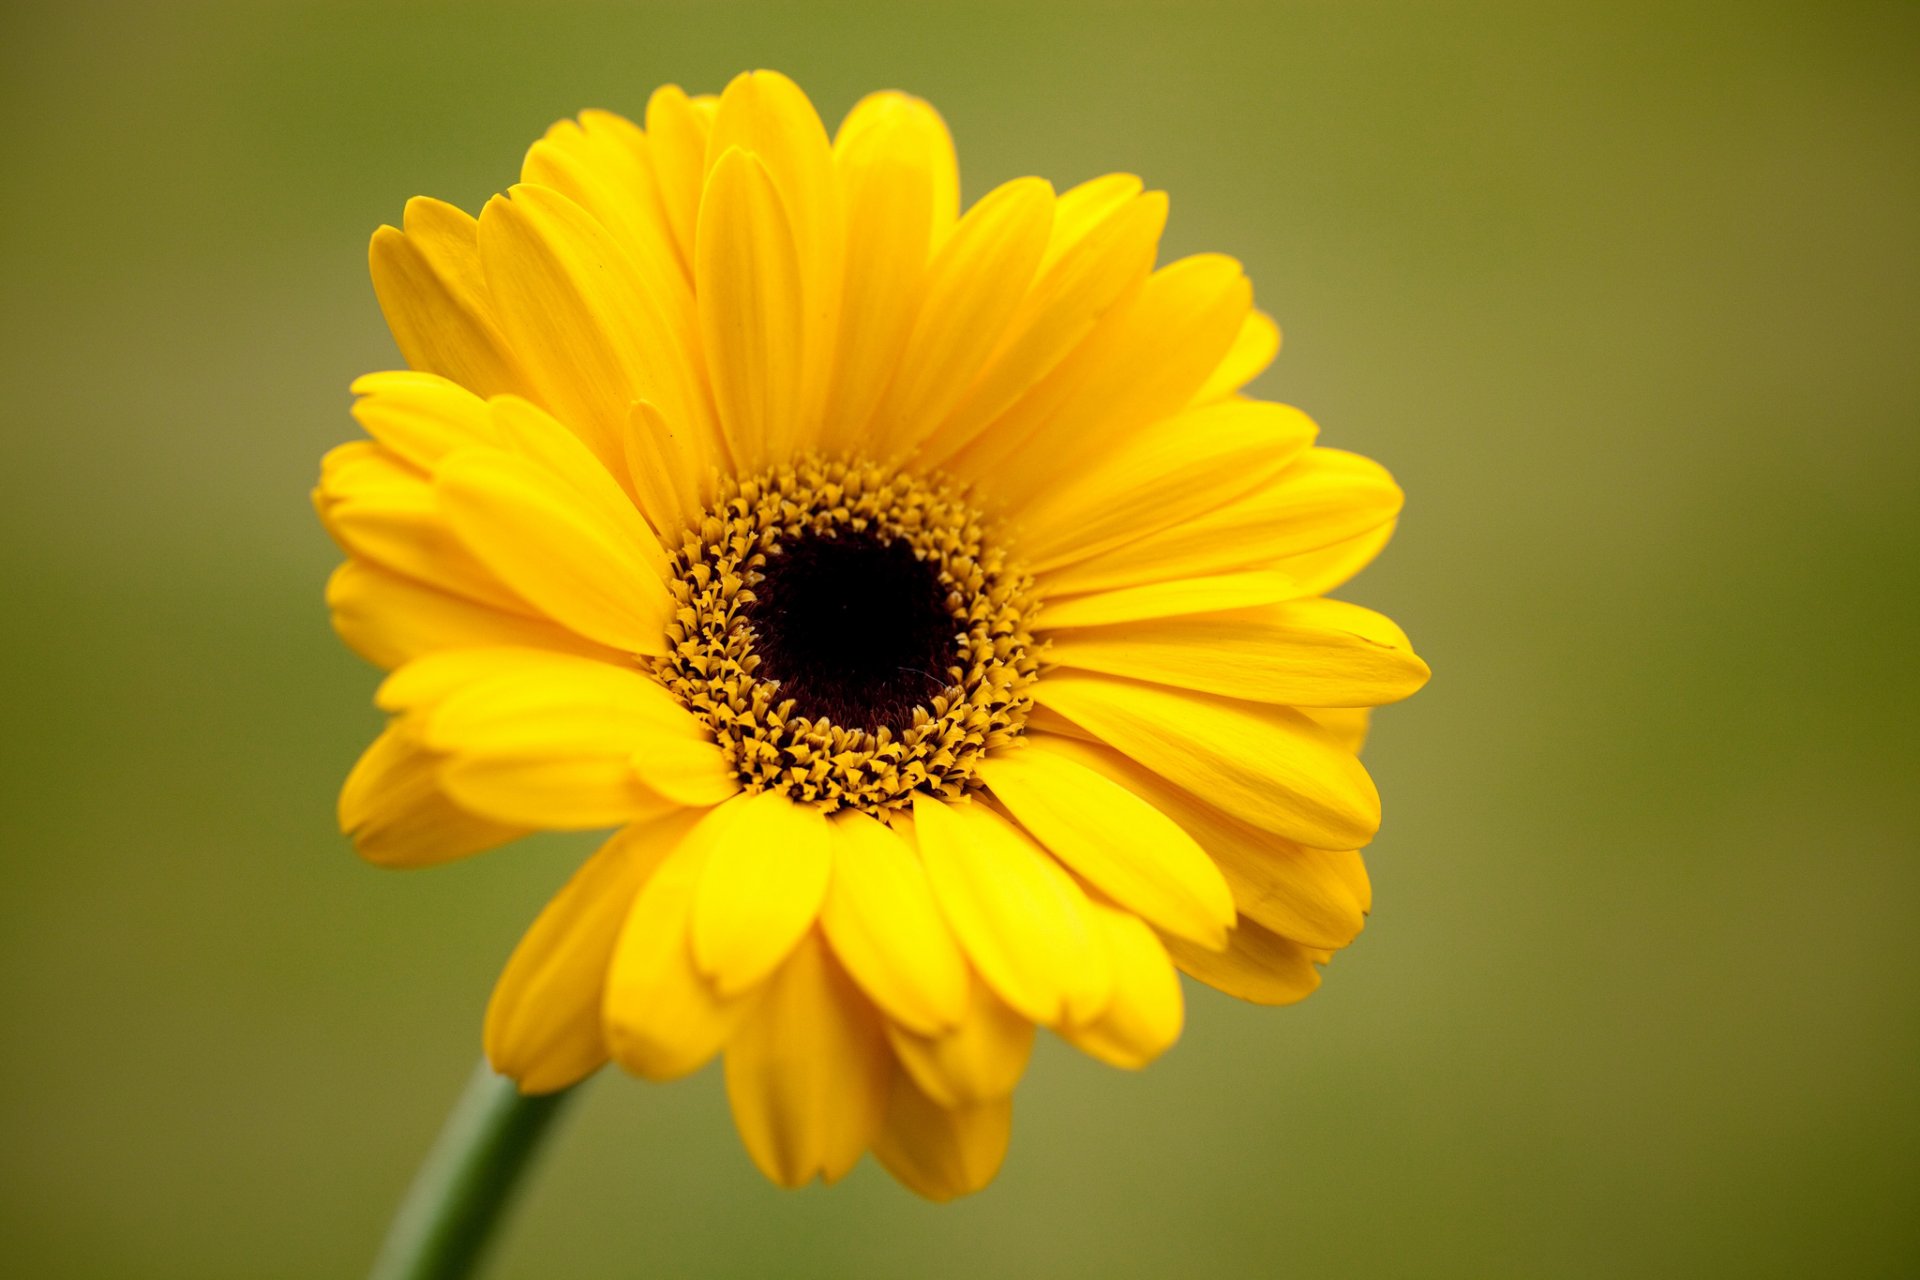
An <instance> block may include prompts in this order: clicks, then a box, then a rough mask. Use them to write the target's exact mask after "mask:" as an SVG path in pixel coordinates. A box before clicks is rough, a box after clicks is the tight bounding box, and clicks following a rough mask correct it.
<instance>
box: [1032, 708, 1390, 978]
mask: <svg viewBox="0 0 1920 1280" xmlns="http://www.w3.org/2000/svg"><path fill="white" fill-rule="evenodd" d="M1049 742H1050V745H1051V747H1052V748H1053V750H1055V751H1057V752H1059V753H1060V754H1063V755H1065V756H1067V757H1069V758H1070V759H1073V760H1077V761H1079V762H1080V763H1081V764H1083V765H1085V766H1086V767H1088V768H1090V769H1095V770H1098V771H1099V772H1100V773H1103V774H1105V775H1106V776H1107V777H1109V778H1112V779H1113V780H1114V781H1115V782H1118V783H1119V784H1120V785H1122V786H1124V787H1126V788H1128V789H1129V790H1131V791H1133V792H1135V793H1137V794H1138V795H1140V796H1141V797H1143V798H1144V799H1146V800H1147V801H1148V802H1149V803H1151V804H1152V805H1153V807H1154V808H1156V809H1158V810H1159V811H1160V812H1161V813H1164V814H1166V815H1167V816H1168V817H1169V818H1172V819H1173V820H1174V821H1175V822H1177V823H1179V824H1180V827H1181V829H1182V830H1183V831H1185V832H1186V833H1187V834H1188V835H1190V836H1192V837H1193V838H1194V839H1195V840H1197V841H1198V842H1199V843H1200V847H1201V848H1202V849H1205V850H1206V851H1207V856H1208V857H1209V858H1211V859H1212V860H1213V862H1214V864H1215V865H1216V866H1218V867H1219V868H1220V871H1221V874H1222V875H1224V876H1225V877H1226V881H1227V886H1228V887H1229V888H1230V889H1232V891H1233V902H1234V906H1235V908H1236V909H1237V910H1238V911H1239V913H1240V914H1241V915H1243V916H1247V917H1250V918H1251V919H1253V920H1255V921H1257V922H1258V923H1260V924H1262V925H1265V926H1266V927H1267V928H1268V929H1271V930H1273V931H1274V932H1275V933H1278V934H1281V935H1283V936H1285V937H1288V938H1292V939H1293V940H1294V941H1296V942H1301V943H1305V944H1306V945H1308V946H1311V947H1320V948H1324V949H1327V950H1337V949H1338V948H1340V947H1344V946H1346V945H1347V944H1348V943H1349V942H1352V941H1353V939H1354V936H1355V935H1356V934H1358V933H1359V932H1360V930H1361V928H1362V927H1364V926H1365V924H1366V913H1367V910H1368V908H1369V907H1370V906H1371V904H1372V896H1371V894H1370V893H1369V892H1368V885H1367V872H1366V867H1365V865H1364V864H1363V863H1362V862H1361V859H1360V855H1359V854H1358V853H1356V852H1354V851H1352V850H1330V849H1309V848H1307V847H1305V846H1304V845H1300V844H1297V843H1295V842H1293V841H1291V840H1283V839H1281V838H1280V837H1279V836H1276V835H1273V834H1271V833H1270V832H1266V831H1261V830H1259V829H1258V828H1256V827H1252V826H1249V825H1247V824H1246V823H1244V822H1242V821H1240V820H1239V819H1238V818H1235V817H1233V816H1232V815H1231V814H1228V813H1226V812H1223V811H1222V810H1221V809H1219V808H1218V807H1216V806H1215V805H1212V804H1209V803H1208V802H1207V801H1206V800H1205V799H1203V798H1202V797H1200V796H1197V795H1194V794H1193V793H1191V792H1188V791H1183V790H1182V789H1180V788H1179V787H1176V786H1174V785H1173V784H1172V783H1170V782H1168V781H1167V780H1166V779H1165V778H1162V777H1160V776H1159V775H1158V774H1156V773H1154V772H1153V771H1152V770H1151V769H1148V768H1147V767H1146V766H1144V765H1142V764H1139V763H1138V762H1136V761H1134V760H1131V759H1129V758H1128V757H1126V756H1124V755H1121V754H1120V753H1119V752H1117V751H1115V750H1113V749H1112V748H1111V747H1104V746H1100V745H1098V744H1094V743H1085V742H1075V741H1066V740H1061V739H1058V738H1051V739H1050V740H1049Z"/></svg>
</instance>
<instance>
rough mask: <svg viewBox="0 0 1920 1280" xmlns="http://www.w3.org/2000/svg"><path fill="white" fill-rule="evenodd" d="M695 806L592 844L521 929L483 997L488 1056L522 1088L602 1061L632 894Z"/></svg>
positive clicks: (563, 1083) (543, 1088) (560, 1079)
mask: <svg viewBox="0 0 1920 1280" xmlns="http://www.w3.org/2000/svg"><path fill="white" fill-rule="evenodd" d="M697 817H698V815H697V814H694V813H690V812H682V813H678V814H675V815H673V816H672V817H669V818H664V819H662V820H660V821H658V822H653V823H646V824H642V825H639V826H633V827H628V828H627V829H626V830H624V831H622V832H620V833H619V834H617V835H615V836H614V837H613V839H611V840H609V841H607V843H606V844H604V845H602V846H600V849H599V850H598V852H596V853H595V854H594V855H593V856H592V857H591V858H589V859H588V860H587V861H586V863H585V864H584V865H582V866H581V868H580V869H579V870H578V871H577V872H575V873H574V875H573V878H572V879H570V880H568V881H567V883H566V886H565V887H564V888H562V889H561V890H560V892H559V893H558V894H556V895H555V896H554V898H553V900H552V901H551V902H549V903H547V906H546V909H545V910H544V911H542V912H541V913H540V916H539V918H538V919H537V920H535V921H534V922H533V927H532V928H530V929H528V930H527V932H526V935H525V936H524V937H522V938H521V939H520V945H519V946H517V947H515V948H514V950H513V957H512V958H511V959H510V960H508V961H507V967H506V969H505V970H504V971H503V972H502V973H501V975H500V980H499V982H497V983H496V984H494V988H493V999H492V1000H491V1001H490V1002H489V1003H488V1005H487V1019H486V1036H485V1039H486V1051H487V1061H488V1062H489V1063H491V1064H492V1066H493V1069H494V1070H495V1071H497V1072H499V1073H500V1074H501V1075H503V1076H507V1077H510V1078H511V1079H512V1080H513V1081H514V1082H515V1083H517V1084H518V1085H519V1086H520V1092H522V1093H552V1092H555V1091H556V1090H559V1089H565V1088H567V1087H568V1086H569V1085H573V1084H577V1083H578V1082H579V1081H581V1080H583V1079H585V1078H586V1077H587V1076H589V1075H591V1074H593V1073H594V1072H595V1071H598V1070H599V1069H600V1068H601V1067H602V1066H603V1065H605V1063H606V1061H607V1046H606V1039H605V1036H604V1035H603V1033H602V1031H601V1017H600V1008H601V1005H602V1004H603V1003H604V1002H605V996H606V986H607V968H608V966H609V964H610V963H611V962H612V959H613V946H614V943H615V942H616V941H617V940H618V939H619V936H620V929H621V926H622V925H623V924H625V922H626V919H627V913H628V911H629V910H631V909H632V906H633V900H634V897H635V895H636V894H638V893H639V892H640V887H641V886H642V885H644V884H645V883H646V881H647V878H648V877H649V876H651V875H652V874H653V873H654V871H655V870H656V869H657V868H658V867H659V865H660V864H661V863H662V862H663V861H665V860H666V858H667V855H669V854H670V853H672V852H673V850H674V849H675V848H677V847H678V846H679V844H680V841H681V840H682V838H684V837H685V835H686V833H687V831H688V830H690V829H691V828H692V826H693V824H694V821H695V820H696V819H697Z"/></svg>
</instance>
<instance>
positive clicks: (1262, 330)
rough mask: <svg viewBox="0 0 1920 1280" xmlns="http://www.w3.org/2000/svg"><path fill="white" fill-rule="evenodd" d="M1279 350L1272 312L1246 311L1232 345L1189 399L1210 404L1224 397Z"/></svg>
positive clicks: (1256, 374) (1257, 373)
mask: <svg viewBox="0 0 1920 1280" xmlns="http://www.w3.org/2000/svg"><path fill="white" fill-rule="evenodd" d="M1279 354H1280V326H1279V325H1277V324H1275V323H1274V322H1273V317H1272V316H1269V315H1265V314H1262V313H1261V312H1258V311H1249V312H1248V313H1247V318H1246V319H1245V320H1244V321H1242V322H1241V325H1240V332H1239V334H1238V336H1236V337H1235V338H1234V340H1233V345H1232V346H1231V347H1229V348H1228V349H1227V354H1226V355H1225V356H1224V357H1223V358H1222V359H1221V361H1220V364H1219V367H1218V368H1216V369H1215V370H1214V371H1213V374H1212V376H1210V377H1209V378H1208V379H1207V381H1206V385H1205V386H1203V387H1201V388H1200V390H1199V392H1198V393H1197V394H1196V395H1195V396H1194V397H1193V402H1194V403H1195V404H1210V403H1211V402H1213V401H1215V400H1225V399H1226V398H1227V397H1228V396H1230V395H1233V394H1235V393H1236V392H1238V391H1239V390H1240V388H1242V387H1244V386H1246V385H1247V384H1248V383H1249V382H1252V381H1253V380H1254V379H1255V378H1257V377H1259V376H1260V375H1261V373H1263V372H1264V371H1265V370H1266V367H1267V366H1268V365H1270V364H1272V363H1273V358H1274V357H1275V356H1277V355H1279Z"/></svg>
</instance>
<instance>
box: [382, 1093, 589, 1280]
mask: <svg viewBox="0 0 1920 1280" xmlns="http://www.w3.org/2000/svg"><path fill="white" fill-rule="evenodd" d="M571 1093H572V1091H571V1090H568V1091H565V1092H561V1093H551V1094H545V1095H543V1096H540V1097H533V1098H529V1097H525V1096H523V1095H522V1094H521V1093H520V1091H519V1090H518V1089H516V1088H514V1086H513V1082H512V1081H511V1080H508V1079H506V1078H505V1077H504V1076H497V1075H495V1074H494V1073H493V1071H492V1069H491V1068H489V1067H488V1066H487V1064H486V1063H485V1062H482V1063H481V1064H480V1066H479V1069H478V1070H476V1071H475V1072H474V1073H473V1079H472V1080H470V1081H469V1082H468V1083H467V1091H466V1092H465V1093H464V1094H462V1095H461V1097H460V1102H459V1104H458V1105H457V1106H455V1107H454V1109H453V1114H452V1115H450V1116H448V1117H447V1123H446V1126H445V1127H444V1128H442V1129H441V1130H440V1137H439V1139H438V1140H437V1141H435V1142H434V1144H433V1150H432V1151H430V1152H428V1153H427V1159H426V1162H425V1163H423V1164H422V1165H421V1166H420V1172H419V1173H417V1174H415V1175H414V1177H413V1186H412V1187H410V1188H408V1190H407V1198H406V1199H405V1200H404V1201H402V1202H401V1205H400V1212H399V1213H397V1214H395V1215H394V1219H393V1225H392V1226H391V1227H389V1228H388V1229H387V1239H386V1243H385V1244H383V1245H381V1247H380V1256H379V1257H378V1258H376V1259H375V1260H374V1264H373V1271H372V1272H371V1273H370V1276H369V1280H461V1278H462V1277H465V1276H471V1275H473V1274H474V1268H475V1267H476V1266H477V1265H478V1264H479V1261H480V1258H481V1256H482V1255H483V1254H484V1253H485V1252H486V1248H487V1244H488V1242H489V1241H490V1240H491V1239H492V1236H493V1232H494V1230H495V1228H497V1227H498V1226H499V1224H500V1219H501V1217H502V1216H503V1212H504V1210H505V1209H506V1208H507V1205H508V1203H509V1202H510V1201H511V1200H512V1199H513V1193H514V1189H515V1187H516V1186H517V1185H518V1184H519V1181H520V1175H521V1174H522V1173H524V1172H526V1169H527V1166H528V1165H529V1164H530V1163H532V1159H533V1156H534V1153H535V1152H536V1151H538V1150H539V1148H540V1140H541V1138H543V1137H544V1136H546V1132H547V1129H548V1127H549V1126H550V1125H552V1123H553V1119H554V1117H555V1116H557V1115H558V1114H559V1113H560V1108H561V1106H562V1104H564V1103H565V1101H566V1100H567V1098H568V1097H570V1096H571Z"/></svg>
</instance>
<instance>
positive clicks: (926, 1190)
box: [873, 1074, 1013, 1201]
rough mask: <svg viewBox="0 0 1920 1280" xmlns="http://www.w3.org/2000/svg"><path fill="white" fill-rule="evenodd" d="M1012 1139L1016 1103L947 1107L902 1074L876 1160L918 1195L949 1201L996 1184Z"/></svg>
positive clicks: (896, 1081) (876, 1145) (896, 1082)
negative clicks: (928, 1095) (997, 1175)
mask: <svg viewBox="0 0 1920 1280" xmlns="http://www.w3.org/2000/svg"><path fill="white" fill-rule="evenodd" d="M1012 1133H1013V1099H1011V1098H1001V1099H999V1100H997V1101H994V1102H986V1103H981V1104H979V1105H976V1106H971V1107H944V1106H941V1105H940V1104H939V1103H937V1102H935V1101H934V1100H933V1099H931V1098H929V1097H927V1095H926V1094H924V1093H922V1092H921V1091H920V1090H919V1089H918V1088H917V1087H915V1085H914V1083H913V1082H912V1080H910V1079H908V1078H907V1077H906V1076H905V1075H904V1074H898V1075H896V1076H895V1078H894V1082H893V1092H892V1097H891V1099H890V1100H889V1102H888V1105H887V1113H886V1119H885V1122H884V1123H883V1124H882V1126H881V1129H880V1133H879V1135H878V1137H877V1138H876V1140H875V1142H874V1146H873V1154H874V1155H875V1157H877V1158H878V1159H879V1161H880V1163H881V1164H883V1165H885V1166H886V1169H887V1172H888V1173H891V1174H892V1175H893V1176H894V1177H896V1178H898V1179H899V1180H900V1181H901V1182H902V1183H903V1184H905V1185H906V1187H907V1188H908V1189H909V1190H911V1191H912V1192H913V1193H914V1194H916V1195H921V1196H925V1197H926V1198H927V1199H929V1200H935V1201H947V1200H952V1199H954V1198H955V1197H956V1196H965V1195H972V1194H973V1193H974V1192H976V1191H978V1190H980V1189H981V1188H982V1187H984V1186H986V1185H987V1184H988V1183H989V1182H992V1181H993V1177H994V1175H995V1174H996V1173H998V1172H1000V1164H1001V1162H1002V1161H1003V1160H1005V1159H1006V1155H1007V1141H1008V1139H1009V1137H1011V1135H1012Z"/></svg>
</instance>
